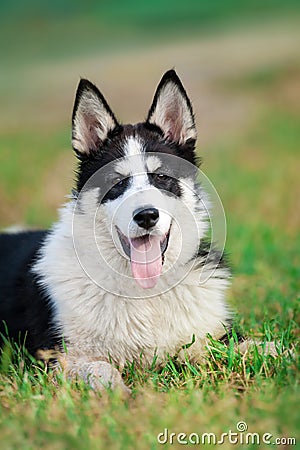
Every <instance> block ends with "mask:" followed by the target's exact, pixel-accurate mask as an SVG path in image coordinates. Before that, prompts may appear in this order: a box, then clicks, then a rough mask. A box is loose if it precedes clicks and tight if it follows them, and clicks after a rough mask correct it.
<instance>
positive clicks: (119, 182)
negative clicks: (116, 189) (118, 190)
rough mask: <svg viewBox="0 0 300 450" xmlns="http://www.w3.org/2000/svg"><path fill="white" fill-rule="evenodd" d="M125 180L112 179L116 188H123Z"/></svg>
mask: <svg viewBox="0 0 300 450" xmlns="http://www.w3.org/2000/svg"><path fill="white" fill-rule="evenodd" d="M125 180H126V178H119V177H118V178H115V179H114V186H116V185H118V186H123V184H125Z"/></svg>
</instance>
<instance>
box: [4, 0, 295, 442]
mask: <svg viewBox="0 0 300 450" xmlns="http://www.w3.org/2000/svg"><path fill="white" fill-rule="evenodd" d="M291 3H293V2H291ZM288 30H289V29H288ZM228 33H229V31H224V35H221V36H219V37H218V39H219V40H218V41H214V42H213V43H211V42H210V41H206V40H205V39H206V37H203V38H201V39H204V41H202V40H201V42H204V44H203V46H204V47H203V48H204V50H203V48H202V47H201V45H202V44H201V45H200V44H199V45H200V47H199V49H200V50H199V52H200V53H201V51H202V50H203V53H201V55H205V49H206V48H209V49H210V54H211V55H212V56H210V59H207V60H206V64H207V66H206V67H205V70H206V72H207V73H208V78H207V79H206V78H205V70H204V69H203V67H202V68H201V65H200V62H199V61H196V62H195V59H193V63H191V62H190V60H189V59H188V58H187V57H186V53H185V52H184V51H183V49H182V48H181V49H179V50H178V61H179V62H178V65H179V67H181V68H184V67H185V64H187V66H186V67H187V69H186V76H187V82H185V84H186V85H187V88H188V90H191V91H192V93H194V94H196V95H195V97H197V96H198V94H199V97H201V96H203V98H204V99H205V102H206V103H205V105H204V106H205V107H203V108H202V109H201V106H200V107H199V106H198V103H197V101H198V100H197V99H196V98H195V107H196V112H197V118H198V120H197V122H199V123H198V129H199V135H200V144H201V145H200V146H199V149H198V151H199V154H201V155H202V156H203V159H204V163H203V167H202V169H203V171H204V172H205V174H206V175H207V176H208V177H209V178H210V180H211V181H212V182H213V184H214V186H215V187H216V189H217V191H218V193H219V195H220V197H221V200H222V202H223V205H224V209H225V213H226V219H227V227H228V233H227V243H226V251H227V253H228V255H229V259H230V262H231V265H232V268H233V280H232V286H231V288H230V291H229V301H230V304H231V305H232V306H233V307H234V308H235V310H236V311H237V317H236V323H237V328H239V329H241V330H242V332H243V333H244V334H245V335H249V336H251V337H255V338H258V339H259V340H261V342H262V343H263V344H264V343H265V342H266V341H269V340H274V341H275V343H276V346H277V349H278V353H279V357H278V358H276V359H274V358H273V357H271V356H261V355H260V354H259V353H258V352H257V350H256V349H253V350H251V351H249V352H248V353H247V354H246V355H245V357H242V356H241V355H239V354H238V353H236V352H235V350H234V339H233V340H231V342H230V344H229V346H224V345H223V344H221V343H219V342H214V341H212V342H211V350H210V352H209V354H208V357H207V362H206V363H204V364H202V365H197V366H193V365H191V364H190V363H189V361H186V363H185V364H184V365H179V364H178V363H177V362H176V360H171V359H170V360H166V363H165V366H164V367H163V368H162V369H161V370H160V371H157V370H154V369H153V368H151V367H149V369H148V370H146V371H144V372H141V371H139V370H138V369H137V368H135V367H134V366H132V365H131V366H130V365H128V367H126V368H125V370H124V374H123V375H124V380H125V382H126V383H127V384H128V385H129V386H130V387H131V389H132V395H131V396H130V397H128V398H123V397H122V396H121V395H120V394H119V393H118V392H110V391H105V392H103V393H101V394H99V393H95V392H93V391H91V390H90V389H88V388H87V387H86V386H84V385H82V384H80V383H77V384H71V383H70V382H69V381H67V380H65V379H64V377H63V375H62V374H59V375H58V376H57V377H53V375H52V374H51V372H48V371H47V370H46V369H45V368H44V367H43V366H41V365H40V364H38V363H36V362H34V361H33V363H30V361H29V360H28V358H24V357H23V355H22V354H18V351H17V350H14V351H13V353H12V354H11V353H10V352H9V351H8V350H7V349H6V351H5V352H4V353H3V354H2V357H1V364H0V439H1V448H2V449H4V450H10V449H26V450H27V449H28V450H29V449H38V448H44V449H51V450H52V449H58V450H60V449H72V450H73V449H74V450H76V449H91V450H93V449H102V448H103V449H104V448H109V449H110V448H112V449H154V448H158V447H159V446H160V445H159V444H158V441H157V436H158V434H160V433H163V434H162V435H161V437H160V440H161V441H164V439H165V436H166V431H165V429H167V430H168V442H169V444H165V445H163V444H161V446H162V447H163V446H165V447H169V446H170V439H171V440H172V439H173V442H174V443H173V445H172V446H171V448H172V447H174V448H179V447H181V445H180V443H178V441H177V438H178V434H179V433H185V434H186V437H184V436H181V440H183V441H184V440H186V439H189V438H190V445H192V444H193V442H194V443H195V442H196V439H197V436H196V435H198V436H200V437H201V435H202V434H203V433H215V435H216V437H217V439H220V438H221V434H222V433H226V432H227V433H228V432H229V430H232V432H237V430H238V429H237V424H238V422H245V423H246V424H247V432H249V433H258V434H259V436H260V439H262V436H263V434H264V433H270V434H271V435H272V437H269V440H270V442H271V443H274V442H275V439H276V438H298V442H299V439H300V436H299V423H300V417H299V387H298V374H299V365H298V358H297V343H298V339H299V328H298V324H299V278H300V261H299V248H300V233H299V229H300V227H299V206H300V205H299V198H300V192H299V164H298V165H297V162H298V161H299V142H300V125H299V124H300V109H299V104H300V85H299V78H300V67H299V64H298V61H297V57H296V52H295V53H292V51H291V46H290V44H289V43H288V41H286V42H287V44H286V47H284V44H282V46H283V47H284V48H283V47H281V54H280V55H279V56H280V58H279V56H278V55H275V56H274V57H273V56H272V58H271V56H270V60H265V59H264V58H263V57H261V54H260V53H259V52H260V50H259V49H258V47H257V48H256V47H255V46H256V43H255V42H254V43H253V44H252V47H251V42H249V39H248V38H247V36H246V38H245V42H246V41H247V45H248V46H249V49H250V50H249V55H250V56H251V55H252V58H253V63H252V65H251V64H250V63H249V61H248V59H249V58H250V56H249V57H247V65H245V67H239V68H237V70H236V71H235V70H232V71H230V70H228V69H227V67H224V69H223V70H219V69H218V70H216V68H215V67H214V64H215V61H216V58H217V57H218V56H220V53H222V48H223V47H222V46H224V45H225V44H224V41H225V43H226V42H231V41H230V40H229V41H226V39H227V37H228ZM238 33H242V32H241V31H238ZM239 36H240V41H239V44H240V45H241V46H242V45H243V42H244V41H243V39H244V38H243V34H241V35H240V34H238V35H237V38H236V39H239ZM268 36H269V37H268V39H270V42H271V43H272V39H273V38H274V39H276V37H273V35H272V32H271V31H270V33H269V35H268ZM288 36H289V31H285V30H284V31H282V35H280V39H281V38H282V39H281V40H280V42H284V39H288ZM293 36H294V35H293ZM298 37H299V35H298ZM208 39H210V38H208ZM236 39H234V42H236ZM247 39H248V40H247ZM292 41H293V42H294V37H293V39H292ZM295 42H296V41H295ZM298 42H299V40H298ZM194 43H195V40H194V38H193V39H192V40H191V44H189V42H187V43H185V44H184V45H185V46H189V45H190V46H191V47H193V46H194ZM245 45H246V44H245ZM261 45H262V47H263V45H264V41H262V44H261ZM253 46H254V50H253ZM295 47H297V45H296V43H295ZM155 48H156V47H155ZM172 48H173V47H172ZM172 48H171V50H170V52H171V51H173V50H172ZM184 48H186V47H184ZM298 48H299V47H298ZM201 49H202V50H201ZM214 49H215V50H214ZM216 49H220V50H216ZM251 50H252V52H251ZM151 51H152V50H151V49H150V50H149V49H148V50H143V51H141V50H139V49H135V50H134V53H133V55H132V54H129V55H128V64H130V63H131V62H132V72H130V74H131V75H132V74H133V73H135V70H136V67H137V66H138V64H139V63H140V62H141V61H144V63H145V66H143V67H144V70H143V82H144V83H145V84H146V85H147V86H149V85H151V86H152V87H154V86H153V82H154V81H155V79H154V80H153V77H152V75H153V74H155V76H156V77H157V78H159V77H160V75H161V73H160V72H159V71H160V69H161V65H160V63H158V62H155V64H156V65H155V64H154V66H155V67H154V68H152V69H149V71H150V70H152V72H151V77H150V76H149V77H148V78H147V76H146V75H145V72H146V73H147V67H149V68H150V66H151V65H152V64H153V62H151V61H149V60H148V61H147V52H151ZM157 51H158V52H159V51H160V50H159V49H158V50H157ZM214 51H215V53H213V52H214ZM272 51H273V50H272V49H271V48H270V52H269V53H270V55H271V54H272ZM170 52H169V54H170ZM218 52H219V53H218ZM141 53H143V59H141ZM274 53H276V52H274ZM158 54H159V53H158ZM174 54H176V52H175V53H174ZM253 55H255V56H253ZM256 55H258V58H257V59H256ZM259 55H260V58H259ZM38 58H39V59H38V60H37V62H36V63H35V65H33V66H30V67H29V68H28V67H25V66H24V62H23V61H22V62H20V65H21V66H20V67H24V74H27V75H28V74H30V73H32V72H33V68H34V70H35V68H36V67H39V70H38V71H37V72H36V73H37V75H36V78H35V79H34V81H32V80H31V81H30V77H29V76H28V78H26V77H24V86H26V87H27V88H28V87H30V90H29V91H28V90H26V89H25V88H24V89H23V90H22V89H20V90H21V92H19V93H17V94H16V95H15V96H12V97H11V103H10V106H9V108H10V109H11V111H13V109H12V108H13V107H12V105H14V108H15V111H16V113H15V114H16V117H18V114H21V112H23V111H25V107H26V108H28V114H27V117H25V116H24V122H21V121H19V122H18V124H17V125H16V124H15V123H14V122H13V121H12V120H11V118H12V117H13V116H12V115H11V116H10V118H9V114H7V115H5V114H4V113H3V111H2V112H1V125H0V145H1V152H0V224H1V226H3V227H5V226H8V225H9V224H12V223H21V224H25V225H28V226H31V227H42V226H49V225H50V224H51V223H52V221H53V220H55V218H56V209H57V207H58V206H59V205H60V204H61V203H62V202H63V201H65V199H64V195H66V194H67V193H68V191H69V189H70V187H71V185H72V177H73V173H72V170H73V168H74V165H73V159H72V152H71V150H70V148H69V136H70V131H69V125H68V119H69V116H67V115H65V116H64V114H65V110H64V109H63V114H62V112H61V111H58V110H57V111H56V109H55V108H57V109H59V107H60V102H59V99H60V96H62V97H63V99H64V100H65V101H66V102H67V106H68V108H69V109H70V108H71V104H72V101H73V98H72V95H71V94H70V92H71V91H68V90H67V93H66V94H65V93H64V92H63V90H64V86H65V84H64V83H66V80H67V75H66V73H68V74H69V73H70V71H71V69H72V67H73V68H74V59H73V58H74V57H73V55H72V57H70V61H65V60H64V61H61V60H59V62H58V63H57V61H56V59H55V57H54V56H53V58H54V67H55V69H56V71H57V73H56V72H55V71H54V70H53V72H51V74H50V75H49V74H48V69H49V67H50V65H48V66H45V67H46V68H47V71H46V69H45V68H44V66H43V70H42V69H41V67H40V66H39V64H38V62H39V61H40V58H41V56H40V55H39V57H38ZM49 58H50V56H49V55H48V61H49ZM82 58H83V56H82ZM118 58H119V59H118ZM122 58H123V56H122V55H117V56H115V59H114V60H113V63H111V66H110V62H107V60H106V62H105V63H104V62H103V66H102V67H103V76H104V80H106V82H107V83H106V86H107V87H108V86H109V81H108V80H109V78H111V83H112V84H113V85H114V86H118V80H119V78H120V77H119V76H117V75H113V72H112V71H111V72H110V71H109V70H108V69H107V68H108V67H112V68H113V67H115V66H114V64H115V65H117V64H118V61H122V64H124V59H122ZM139 58H140V59H139ZM237 58H238V60H242V59H243V57H242V55H237ZM276 58H277V59H276ZM158 59H159V58H158ZM203 60H204V56H203ZM82 61H83V63H82V64H83V67H85V64H86V62H85V60H84V58H83V59H82ZM88 61H91V56H90V55H89V56H88ZM43 64H46V63H44V62H43ZM105 64H106V65H105ZM134 64H136V66H135V65H134ZM147 64H148V66H147ZM176 64H177V63H176ZM193 64H194V65H193ZM209 64H211V66H210V65H209ZM41 65H42V63H41ZM17 67H18V65H16V67H15V68H14V69H13V70H12V73H11V83H12V84H13V82H14V81H13V80H14V77H15V79H16V78H17ZM32 67H33V68H32ZM95 67H96V66H95ZM67 68H68V69H69V70H67ZM145 68H146V69H145ZM93 70H94V69H93ZM111 70H112V69H111ZM125 70H129V69H126V68H125ZM183 70H184V69H183ZM201 71H202V72H201ZM214 71H217V75H215V72H214ZM46 72H47V74H48V75H47V76H49V78H47V77H46V75H45V74H46ZM203 73H204V75H203ZM7 74H8V71H7V69H6V72H5V71H4V72H3V73H2V75H0V77H1V76H3V77H4V78H3V79H5V77H6V78H7V79H8V75H7ZM72 76H73V75H72ZM76 76H77V74H76ZM138 76H139V75H138V74H137V75H136V78H132V77H133V75H132V77H131V78H130V80H129V79H128V80H125V81H124V80H123V82H124V86H126V84H129V86H130V83H131V85H132V86H133V85H135V86H136V88H137V89H142V88H141V87H139V86H140V84H141V82H140V81H139V83H137V77H138ZM201 77H202V81H201V83H202V84H201V83H200V82H199V89H198V87H197V86H198V79H199V78H201ZM50 78H51V82H50V84H49V85H48V86H49V92H46V93H43V94H39V95H40V97H38V96H37V97H36V98H34V92H35V91H36V92H42V91H39V89H41V86H43V82H47V81H49V80H50ZM62 79H63V84H62V88H61V91H59V93H58V94H55V95H54V97H53V98H52V91H51V89H52V88H53V86H59V83H60V82H61V80H62ZM99 79H100V81H101V74H100V75H98V78H97V79H96V80H94V81H96V82H97V80H99ZM184 81H185V80H184ZM188 81H190V84H189V83H188ZM72 82H73V79H72ZM119 82H120V81H119ZM51 83H52V84H51ZM122 86H123V85H122ZM189 86H190V88H189ZM71 87H72V89H73V90H74V88H75V86H71ZM57 89H58V87H57ZM147 89H148V88H147ZM197 89H198V90H197ZM140 92H141V91H140ZM149 92H150V91H149ZM0 93H2V95H4V94H5V92H4V89H3V86H2V88H1V89H0ZM31 95H33V97H32V99H31V97H30V96H31ZM147 96H148V91H147ZM147 96H145V98H146V97H147ZM216 97H217V98H218V99H220V100H219V103H217V107H216V104H215V103H214V102H215V101H216V100H215V98H216ZM4 98H6V99H7V98H8V95H7V93H6V97H4ZM29 99H31V100H32V101H29ZM113 100H114V104H115V105H116V107H117V108H118V100H117V97H116V98H114V99H113ZM51 101H52V103H51ZM55 102H56V104H55ZM132 102H133V104H135V102H138V100H137V99H132ZM43 105H47V108H48V111H47V115H45V114H44V112H43V110H42V109H43V108H42V106H43ZM135 106H137V107H138V109H139V108H140V109H139V110H140V111H142V108H143V107H144V104H140V103H137V105H135ZM237 106H238V107H241V109H238V112H236V108H237ZM51 107H52V108H53V109H54V112H55V113H54V114H51ZM131 107H132V105H131V104H130V105H129V106H123V110H124V112H127V110H126V108H128V109H129V110H130V109H131ZM206 110H207V113H208V116H207V117H208V118H205V117H204V118H203V117H202V116H201V114H205V111H206ZM211 111H212V112H211ZM239 111H242V113H241V114H240V112H239ZM8 112H9V111H8ZM199 112H200V113H201V114H199ZM43 114H44V116H43ZM69 114H70V112H69ZM209 114H211V115H209ZM225 115H226V117H225ZM199 116H200V117H199ZM57 117H59V120H58V119H57ZM61 117H64V118H62V119H61ZM225 119H226V120H225ZM202 128H206V129H207V130H208V131H206V132H205V130H203V139H201V135H202ZM286 349H291V351H288V350H286ZM240 426H241V425H238V427H240ZM171 433H176V435H175V436H173V437H170V434H171ZM191 433H194V434H191ZM241 435H242V436H244V439H245V435H246V432H240V433H239V443H240V444H239V447H243V445H244V448H249V449H250V448H258V445H257V444H256V443H255V442H257V441H255V442H254V443H250V444H249V445H245V444H241V442H242V441H241V439H242V438H241V437H240V436H241ZM179 439H180V438H179ZM207 439H208V437H207ZM226 439H227V440H226ZM255 439H257V437H256V438H255ZM205 442H206V445H207V440H206V441H205ZM244 442H245V441H244ZM284 443H285V441H282V445H283V444H284ZM291 444H292V442H291ZM231 445H233V444H230V442H229V441H228V438H225V443H224V444H223V445H221V447H223V448H230V446H231ZM298 445H299V443H298ZM264 446H265V447H267V444H262V445H261V446H260V447H262V448H264ZM292 448H295V446H292Z"/></svg>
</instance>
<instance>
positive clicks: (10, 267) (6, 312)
mask: <svg viewBox="0 0 300 450" xmlns="http://www.w3.org/2000/svg"><path fill="white" fill-rule="evenodd" d="M45 237H46V232H45V231H31V232H22V233H16V234H0V248H1V253H0V267H1V271H0V319H1V322H0V342H1V340H2V337H4V338H7V337H8V336H7V331H8V335H9V338H10V339H13V340H14V341H15V342H16V343H17V344H19V345H20V346H22V345H24V344H25V346H26V348H27V349H28V351H29V352H30V353H32V354H33V355H35V353H36V351H37V350H38V349H54V348H57V347H60V345H61V339H60V338H59V336H57V334H56V333H55V332H54V326H53V325H54V314H53V310H52V307H51V305H50V303H49V302H48V298H47V295H46V293H45V292H44V291H43V289H42V288H41V287H40V286H39V285H38V280H37V278H36V277H35V276H34V275H33V274H32V273H31V272H30V268H31V267H32V264H33V262H34V261H35V259H36V256H37V252H38V250H39V248H40V246H41V244H42V243H43V241H44V239H45Z"/></svg>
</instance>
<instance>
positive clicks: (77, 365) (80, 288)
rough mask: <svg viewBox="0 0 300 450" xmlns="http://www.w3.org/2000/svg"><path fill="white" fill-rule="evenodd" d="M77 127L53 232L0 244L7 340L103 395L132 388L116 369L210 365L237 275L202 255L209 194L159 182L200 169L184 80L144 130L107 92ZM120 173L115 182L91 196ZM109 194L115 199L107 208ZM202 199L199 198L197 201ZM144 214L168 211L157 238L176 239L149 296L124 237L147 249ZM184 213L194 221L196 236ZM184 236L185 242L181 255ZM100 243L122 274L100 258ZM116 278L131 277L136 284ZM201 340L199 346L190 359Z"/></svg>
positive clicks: (83, 109)
mask: <svg viewBox="0 0 300 450" xmlns="http://www.w3.org/2000/svg"><path fill="white" fill-rule="evenodd" d="M72 123H73V128H72V144H73V148H74V150H75V152H76V155H77V156H78V159H79V165H78V170H77V186H76V189H75V190H74V192H73V195H72V198H71V199H70V201H69V202H68V203H67V204H66V205H64V206H63V208H62V209H61V210H60V218H59V220H58V222H57V223H56V224H55V225H54V226H53V228H52V229H51V230H50V231H45V232H44V231H41V232H19V233H14V234H2V235H1V236H0V248H1V254H0V269H1V281H0V296H1V302H0V313H1V317H0V318H1V319H2V320H3V322H1V324H0V331H1V332H2V333H3V334H4V335H5V334H6V330H8V332H9V335H10V336H11V337H12V338H14V339H15V340H17V341H18V342H19V343H23V341H24V340H25V345H26V346H27V347H28V349H29V351H30V352H32V353H33V354H39V351H40V350H47V349H50V350H51V349H56V350H58V351H59V353H60V354H61V355H62V358H63V359H64V365H65V367H66V370H67V372H68V374H70V375H72V376H79V377H82V378H83V379H84V380H86V381H87V382H89V383H90V384H91V385H92V386H93V387H94V388H99V387H101V386H102V384H104V385H108V384H111V385H112V386H113V387H114V386H115V385H120V386H123V384H122V379H121V376H120V373H119V372H118V371H117V369H116V368H115V367H114V366H118V367H119V368H120V369H122V367H123V366H124V364H125V363H126V361H135V362H137V363H138V364H145V365H146V364H149V363H151V362H152V361H153V357H154V355H156V357H157V363H158V364H159V363H161V362H162V361H163V359H164V358H165V357H166V355H171V356H172V355H175V354H176V355H178V357H179V358H182V359H184V358H185V353H188V355H189V357H190V358H191V359H192V360H193V361H200V360H201V358H202V357H203V353H204V351H205V344H206V336H207V334H208V333H209V334H210V335H212V336H213V337H214V338H216V339H220V338H222V337H223V336H224V334H225V335H226V329H230V323H231V312H230V310H229V308H228V306H227V304H226V300H225V293H226V289H227V287H228V284H229V278H230V272H229V270H228V268H227V266H226V264H225V262H224V260H223V259H222V257H221V255H219V254H218V252H216V251H209V250H208V248H207V247H206V244H205V243H204V237H205V233H206V231H207V212H206V210H205V208H203V207H202V203H201V201H200V197H201V195H202V194H203V195H205V194H204V193H202V192H201V189H200V188H199V187H197V186H196V187H195V186H194V183H195V181H194V179H193V176H192V174H190V173H184V172H183V173H179V174H176V176H171V175H168V174H165V175H163V176H161V174H160V173H159V169H161V168H162V167H161V166H162V165H163V163H162V161H163V157H164V156H165V155H174V156H177V157H178V158H181V160H184V161H187V162H189V163H191V164H192V165H194V166H196V163H197V161H196V155H195V143H196V128H195V122H194V116H193V112H192V106H191V103H190V101H189V99H188V97H187V94H186V92H185V90H184V88H183V86H182V84H181V82H180V80H179V78H178V76H177V75H176V73H175V71H173V70H170V71H168V72H167V73H166V74H165V75H164V76H163V78H162V80H161V82H160V84H159V86H158V88H157V91H156V93H155V96H154V99H153V103H152V106H151V108H150V110H149V113H148V117H147V119H146V121H145V122H143V123H138V124H136V125H121V124H120V123H119V122H118V121H117V119H116V117H115V115H114V114H113V112H112V111H111V109H110V107H109V106H108V104H107V102H106V100H105V99H104V97H103V96H102V94H101V93H100V92H99V91H98V89H97V88H96V87H95V86H94V85H93V84H92V83H90V82H89V81H87V80H81V81H80V83H79V87H78V90H77V94H76V100H75V106H74V112H73V122H72ZM132 157H133V159H134V164H133V163H132V161H133V159H132ZM120 158H122V159H121V160H120ZM110 163H111V164H113V165H112V167H113V169H112V170H110V171H109V175H110V179H109V180H106V179H100V180H99V185H97V183H96V184H95V183H92V184H91V186H90V187H89V188H88V189H85V186H86V183H88V181H89V180H90V179H91V177H93V175H94V174H96V173H97V172H98V171H99V170H100V171H101V169H103V168H104V167H108V166H107V165H108V164H110ZM106 183H111V186H110V189H108V192H107V193H106V194H105V196H104V197H103V198H101V200H99V198H100V197H99V192H100V190H101V189H102V188H103V186H104V187H105V184H106ZM100 185H101V186H100ZM191 187H192V188H193V189H191ZM195 189H196V191H197V190H198V191H197V192H198V193H199V195H195V194H192V193H191V192H192V190H195ZM125 200H126V202H125V204H126V207H124V208H122V204H123V203H122V202H124V201H125ZM146 205H147V207H149V205H150V206H151V207H152V208H155V209H157V210H158V211H159V218H158V221H157V222H156V223H155V225H153V227H152V228H151V233H152V234H153V235H155V236H156V235H157V236H158V235H159V236H163V237H162V238H161V239H162V240H163V239H166V236H168V242H165V243H164V245H167V247H166V250H165V253H164V255H163V261H164V264H163V269H162V274H161V276H160V277H159V281H158V283H157V284H156V285H155V286H153V287H151V288H150V289H144V288H143V286H141V285H139V284H138V283H137V282H136V280H135V279H134V278H133V277H132V274H131V268H130V261H129V260H128V255H126V252H125V250H124V246H123V244H122V242H121V241H122V236H123V239H125V240H127V241H128V240H129V241H130V239H136V238H138V237H140V239H144V237H143V236H144V235H145V229H144V228H143V227H141V226H139V225H138V223H137V222H135V221H134V220H132V216H133V215H134V213H135V212H136V211H137V210H139V208H141V210H143V208H145V207H146ZM181 205H186V206H187V207H188V208H189V211H192V216H193V221H194V222H196V224H197V232H195V228H193V226H194V225H193V224H192V223H191V221H190V219H189V218H188V217H187V218H185V212H184V211H183V210H182V206H181ZM165 206H166V207H167V208H168V211H171V212H172V214H173V215H174V217H175V218H176V219H178V223H180V224H181V226H182V227H183V230H180V229H179V227H178V226H177V225H176V223H177V222H176V221H173V220H172V217H171V215H170V214H166V213H165V212H164V211H165ZM96 211H97V213H96V215H95V212H96ZM116 211H117V212H116ZM74 217H75V220H76V242H77V247H79V251H81V250H82V255H83V259H84V260H85V261H86V263H87V264H88V265H89V268H90V270H91V272H92V273H94V274H95V276H99V279H100V280H103V282H105V283H106V284H105V286H106V287H107V286H108V289H101V287H99V284H97V283H95V282H94V280H93V277H90V276H88V275H87V273H86V271H85V270H84V268H83V267H82V264H81V262H80V261H79V260H78V254H77V250H78V248H77V249H76V251H75V249H74V240H73V237H74V236H73V225H74ZM92 225H93V226H92ZM146 232H147V233H148V232H149V230H147V229H146ZM180 233H185V234H184V235H185V237H186V238H185V245H184V248H183V249H181V250H182V251H181V252H180V253H178V247H179V238H180ZM95 239H96V241H97V243H98V244H99V245H100V246H101V251H102V252H103V255H104V259H105V258H106V259H107V260H109V265H110V267H111V268H112V269H113V272H111V271H109V272H108V266H107V265H105V264H104V263H102V260H101V261H100V262H99V261H98V260H97V258H94V253H93V251H94V250H93V249H94V247H95ZM85 258H86V259H85ZM175 262H176V276H178V271H179V272H180V270H182V271H183V272H184V271H186V273H187V275H186V276H185V277H183V279H182V281H181V282H180V283H177V284H176V283H175V285H174V286H173V284H174V283H173V280H172V277H174V271H173V272H172V266H173V265H174V264H175ZM189 266H190V268H191V269H190V270H186V269H187V268H188V267H189ZM114 271H115V272H114ZM200 272H201V273H202V274H203V273H204V274H207V277H206V281H205V282H204V283H199V274H200ZM111 273H116V274H117V273H122V274H124V275H125V276H126V277H127V278H125V280H126V281H124V279H123V278H120V277H118V276H117V275H116V276H115V277H114V276H112V275H111ZM168 286H169V287H170V286H171V289H168ZM172 286H173V287H172ZM146 287H148V286H146ZM143 296H144V297H145V298H143ZM4 322H5V325H4ZM193 335H194V336H195V338H196V340H195V342H194V344H193V345H191V346H190V347H189V348H188V349H187V350H185V351H184V350H182V347H183V346H184V345H185V344H187V343H189V342H191V340H192V337H193ZM62 340H63V341H64V345H62Z"/></svg>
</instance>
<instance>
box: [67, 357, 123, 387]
mask: <svg viewBox="0 0 300 450" xmlns="http://www.w3.org/2000/svg"><path fill="white" fill-rule="evenodd" d="M68 376H69V377H70V378H80V379H82V380H83V381H84V382H85V383H86V384H88V385H89V386H90V387H91V388H92V389H94V390H95V391H102V390H104V389H105V388H110V389H113V390H119V391H120V392H121V393H122V394H125V395H129V394H130V392H131V391H130V389H129V388H128V387H127V386H126V385H125V384H124V381H123V380H122V377H121V374H120V372H119V371H118V370H117V369H116V368H115V367H113V366H112V365H111V364H109V363H108V362H105V361H89V362H82V363H79V362H78V363H75V364H73V365H72V366H71V367H70V368H69V370H68Z"/></svg>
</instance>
